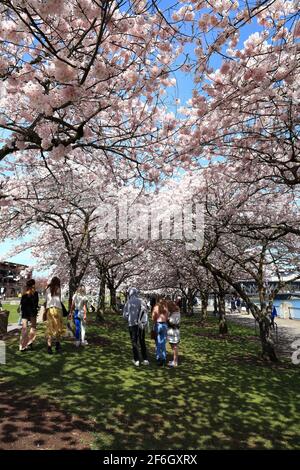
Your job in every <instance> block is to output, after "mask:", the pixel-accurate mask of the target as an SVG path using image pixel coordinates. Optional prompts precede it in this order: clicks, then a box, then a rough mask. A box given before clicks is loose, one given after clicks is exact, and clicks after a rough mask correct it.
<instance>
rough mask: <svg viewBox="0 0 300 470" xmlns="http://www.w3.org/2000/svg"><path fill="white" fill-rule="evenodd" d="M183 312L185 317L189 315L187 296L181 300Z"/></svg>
mask: <svg viewBox="0 0 300 470" xmlns="http://www.w3.org/2000/svg"><path fill="white" fill-rule="evenodd" d="M181 311H182V313H183V314H184V315H186V313H187V302H186V297H185V295H184V296H182V298H181Z"/></svg>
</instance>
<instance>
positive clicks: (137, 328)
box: [123, 287, 149, 367]
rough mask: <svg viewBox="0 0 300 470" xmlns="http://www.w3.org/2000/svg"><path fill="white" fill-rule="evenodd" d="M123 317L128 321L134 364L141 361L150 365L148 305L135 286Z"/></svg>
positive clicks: (131, 290) (138, 363) (130, 291)
mask: <svg viewBox="0 0 300 470" xmlns="http://www.w3.org/2000/svg"><path fill="white" fill-rule="evenodd" d="M123 318H124V319H125V320H127V322H128V328H129V334H130V338H131V343H132V353H133V361H132V362H133V364H134V365H135V366H136V367H139V365H140V363H142V364H144V365H145V366H148V365H149V361H148V354H147V348H146V342H145V330H146V326H147V324H148V315H147V306H146V304H145V302H143V300H142V299H141V298H140V297H139V296H138V290H137V289H136V288H135V287H132V288H131V289H130V290H129V298H128V300H127V302H126V304H125V306H124V309H123ZM138 343H140V347H141V357H142V361H140V355H139V347H138Z"/></svg>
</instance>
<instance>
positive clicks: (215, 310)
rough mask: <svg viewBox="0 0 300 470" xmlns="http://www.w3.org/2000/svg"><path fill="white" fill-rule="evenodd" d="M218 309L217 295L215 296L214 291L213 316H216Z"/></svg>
mask: <svg viewBox="0 0 300 470" xmlns="http://www.w3.org/2000/svg"><path fill="white" fill-rule="evenodd" d="M218 311H219V307H218V297H217V294H216V293H214V316H215V317H217V315H218Z"/></svg>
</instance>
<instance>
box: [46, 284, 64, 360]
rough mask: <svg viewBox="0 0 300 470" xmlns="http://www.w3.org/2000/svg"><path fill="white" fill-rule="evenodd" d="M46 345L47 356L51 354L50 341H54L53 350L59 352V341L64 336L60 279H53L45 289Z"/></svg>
mask: <svg viewBox="0 0 300 470" xmlns="http://www.w3.org/2000/svg"><path fill="white" fill-rule="evenodd" d="M45 306H46V316H47V330H46V335H47V344H48V354H53V352H52V340H53V339H55V350H56V352H58V353H60V352H61V344H60V339H61V337H62V335H63V334H64V332H65V330H64V324H63V315H62V302H61V288H60V279H59V278H58V277H53V278H52V279H51V282H50V284H48V286H47V289H46V305H45Z"/></svg>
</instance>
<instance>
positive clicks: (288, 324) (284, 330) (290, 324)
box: [227, 313, 300, 357]
mask: <svg viewBox="0 0 300 470" xmlns="http://www.w3.org/2000/svg"><path fill="white" fill-rule="evenodd" d="M227 321H228V322H229V323H230V322H234V323H239V324H241V325H246V326H249V327H251V328H253V330H254V329H255V321H254V318H253V317H252V315H245V314H244V315H243V314H238V313H235V314H228V315H227ZM275 323H277V327H278V341H277V338H276V335H275V334H273V338H274V341H275V342H276V343H275V344H276V349H277V350H278V352H279V355H280V356H285V357H291V355H292V352H293V351H294V349H293V348H292V347H291V345H292V343H293V341H295V340H296V339H300V321H299V320H289V319H284V318H276V320H275ZM256 331H257V334H258V326H257V327H256Z"/></svg>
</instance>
